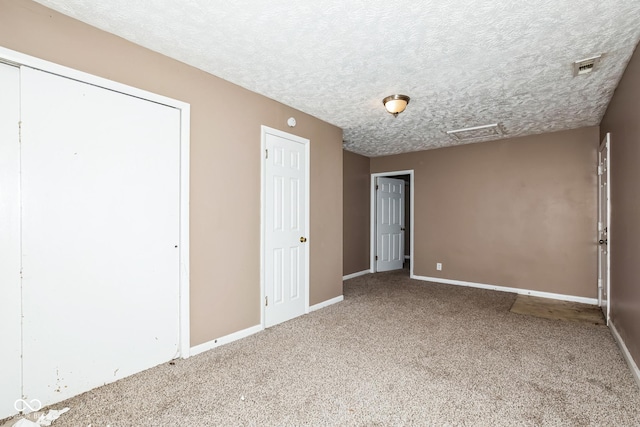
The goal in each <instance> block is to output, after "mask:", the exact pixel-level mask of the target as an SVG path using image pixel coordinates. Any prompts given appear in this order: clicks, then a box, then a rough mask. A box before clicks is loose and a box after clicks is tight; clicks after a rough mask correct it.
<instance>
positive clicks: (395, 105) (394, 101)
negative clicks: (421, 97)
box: [382, 95, 411, 117]
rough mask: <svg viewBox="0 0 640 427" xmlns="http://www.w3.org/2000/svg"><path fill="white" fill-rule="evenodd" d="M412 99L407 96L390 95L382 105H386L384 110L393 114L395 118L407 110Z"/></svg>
mask: <svg viewBox="0 0 640 427" xmlns="http://www.w3.org/2000/svg"><path fill="white" fill-rule="evenodd" d="M410 99H411V98H409V97H408V96H407V95H389V96H387V97H386V98H385V99H383V100H382V103H383V104H384V108H386V109H387V111H388V112H389V113H391V114H393V117H398V114H400V113H402V112H403V111H404V109H405V108H407V104H409V100H410Z"/></svg>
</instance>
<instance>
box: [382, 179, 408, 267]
mask: <svg viewBox="0 0 640 427" xmlns="http://www.w3.org/2000/svg"><path fill="white" fill-rule="evenodd" d="M404 198H405V194H404V180H402V179H395V178H386V177H379V178H378V181H377V184H376V241H377V255H376V257H377V258H376V259H377V261H376V271H390V270H399V269H401V268H402V265H403V264H404V220H405V218H404V215H405V214H404V206H405V204H404Z"/></svg>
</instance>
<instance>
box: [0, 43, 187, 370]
mask: <svg viewBox="0 0 640 427" xmlns="http://www.w3.org/2000/svg"><path fill="white" fill-rule="evenodd" d="M0 60H1V61H3V62H7V63H8V64H11V65H16V66H26V67H30V68H34V69H37V70H40V71H45V72H47V73H51V74H56V75H58V76H61V77H66V78H69V79H73V80H77V81H80V82H83V83H88V84H91V85H94V86H98V87H102V88H105V89H108V90H112V91H114V92H119V93H122V94H125V95H129V96H134V97H136V98H141V99H144V100H147V101H151V102H155V103H158V104H162V105H166V106H168V107H173V108H175V109H177V110H179V111H180V166H179V168H180V208H179V209H180V210H179V216H180V224H179V233H180V240H179V243H178V245H179V248H178V250H179V252H180V254H179V266H178V268H179V269H180V276H179V282H180V283H179V312H180V313H179V323H180V329H179V331H180V332H179V334H180V336H179V344H178V349H179V352H180V354H179V356H180V357H181V358H183V359H186V358H187V357H189V356H190V348H191V346H190V344H191V341H190V324H189V273H190V271H189V167H190V166H189V165H190V163H189V154H190V135H191V132H190V122H191V121H190V114H191V106H190V104H188V103H186V102H182V101H178V100H176V99H172V98H168V97H165V96H162V95H158V94H155V93H152V92H148V91H146V90H142V89H138V88H135V87H132V86H129V85H126V84H123V83H118V82H115V81H112V80H108V79H105V78H102V77H98V76H95V75H93V74H89V73H85V72H83V71H78V70H75V69H73V68H69V67H65V66H63V65H59V64H55V63H53V62H49V61H45V60H43V59H39V58H35V57H33V56H30V55H26V54H23V53H20V52H16V51H14V50H11V49H7V48H4V47H2V46H0Z"/></svg>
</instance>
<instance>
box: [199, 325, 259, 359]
mask: <svg viewBox="0 0 640 427" xmlns="http://www.w3.org/2000/svg"><path fill="white" fill-rule="evenodd" d="M263 329H264V328H263V327H262V325H256V326H252V327H250V328H247V329H243V330H241V331H238V332H234V333H232V334H229V335H225V336H224V337H220V338H218V339H215V340H212V341H208V342H205V343H202V344H198V345H197V346H195V347H191V351H190V355H191V356H195V355H196V354H200V353H203V352H205V351H207V350H211V349H213V348H216V347H220V346H221V345H225V344H229V343H230V342H234V341H237V340H239V339H242V338H246V337H248V336H250V335H253V334H255V333H258V332H260V331H262V330H263Z"/></svg>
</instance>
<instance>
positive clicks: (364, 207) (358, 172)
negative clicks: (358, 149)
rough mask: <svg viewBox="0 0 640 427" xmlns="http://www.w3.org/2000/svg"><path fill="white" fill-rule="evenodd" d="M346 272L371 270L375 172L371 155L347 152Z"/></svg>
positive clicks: (345, 182) (344, 165) (345, 152)
mask: <svg viewBox="0 0 640 427" xmlns="http://www.w3.org/2000/svg"><path fill="white" fill-rule="evenodd" d="M342 161H343V164H342V167H343V176H344V193H343V199H344V202H343V205H344V212H343V214H342V222H343V225H344V233H343V248H344V249H343V250H344V261H343V263H342V273H343V275H345V276H346V275H348V274H352V273H358V272H361V271H364V270H369V268H370V267H369V263H370V262H369V261H370V259H369V257H370V253H369V241H370V239H371V237H370V222H371V221H370V219H371V211H370V207H369V203H370V202H369V200H370V199H371V175H370V174H369V158H368V157H364V156H361V155H359V154H355V153H351V152H349V151H344V152H343V160H342Z"/></svg>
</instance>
